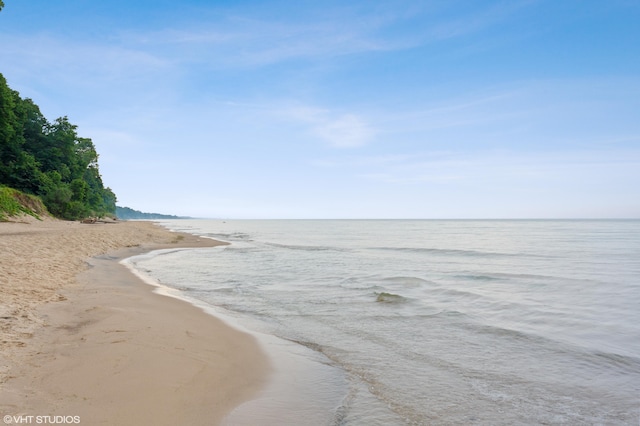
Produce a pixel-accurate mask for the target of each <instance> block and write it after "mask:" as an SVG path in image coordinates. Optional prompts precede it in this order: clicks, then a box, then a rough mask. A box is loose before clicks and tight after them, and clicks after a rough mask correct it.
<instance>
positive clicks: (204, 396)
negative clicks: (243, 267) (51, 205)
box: [0, 220, 269, 425]
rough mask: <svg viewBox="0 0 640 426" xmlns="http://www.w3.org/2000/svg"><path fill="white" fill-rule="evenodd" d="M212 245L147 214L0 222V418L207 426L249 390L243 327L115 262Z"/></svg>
mask: <svg viewBox="0 0 640 426" xmlns="http://www.w3.org/2000/svg"><path fill="white" fill-rule="evenodd" d="M215 244H219V243H218V242H216V241H213V240H208V239H203V238H198V237H196V236H192V235H188V234H176V233H171V232H169V231H167V230H166V229H164V228H161V227H159V226H157V225H154V224H152V223H148V222H120V223H110V224H100V223H99V224H80V223H76V222H62V221H54V220H45V221H43V222H37V221H34V220H25V223H0V327H1V329H0V415H2V416H6V415H11V416H20V415H22V416H34V418H33V419H32V422H35V416H54V415H58V416H77V417H74V418H67V420H75V419H79V420H80V424H91V425H93V424H104V425H143V424H144V425H146V424H154V425H163V424H167V425H168V424H189V425H199V424H202V425H211V424H218V423H219V422H220V421H221V419H222V418H223V417H224V416H225V415H226V414H228V413H229V412H230V411H231V410H232V409H233V408H234V407H235V406H237V405H238V404H240V403H242V402H244V401H246V400H248V399H250V398H251V397H252V396H254V395H255V394H256V393H257V392H258V391H259V389H260V388H261V387H262V386H263V385H264V383H265V381H266V379H267V374H268V371H269V366H268V362H267V359H266V357H265V355H264V354H263V353H262V352H261V350H260V348H259V346H258V343H257V342H256V341H255V339H254V338H253V337H252V336H249V335H247V334H245V333H242V332H239V331H237V330H235V329H232V328H230V327H229V326H227V325H226V324H224V323H223V322H221V321H220V320H218V319H217V318H214V317H212V316H210V315H207V314H205V313H204V312H202V311H201V310H199V309H198V308H195V307H193V306H192V305H190V304H188V303H186V302H183V301H180V300H177V299H173V298H170V297H165V296H160V295H157V294H154V293H152V290H153V288H152V287H151V286H149V285H147V284H144V283H143V282H142V281H140V280H139V279H138V278H136V277H135V276H134V275H133V274H132V273H131V272H130V271H129V270H128V269H127V268H126V267H124V266H123V265H121V264H119V263H118V260H120V259H122V258H125V257H129V256H132V255H135V254H139V253H143V252H146V251H149V250H152V249H158V248H168V247H203V246H211V245H215ZM105 253H109V255H105ZM100 255H102V256H100ZM95 256H98V257H95ZM58 419H60V418H58Z"/></svg>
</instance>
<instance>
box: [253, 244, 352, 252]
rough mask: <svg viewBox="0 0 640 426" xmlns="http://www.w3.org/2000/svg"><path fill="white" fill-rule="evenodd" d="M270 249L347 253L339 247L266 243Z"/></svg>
mask: <svg viewBox="0 0 640 426" xmlns="http://www.w3.org/2000/svg"><path fill="white" fill-rule="evenodd" d="M264 244H265V245H267V246H270V247H277V248H283V249H287V250H302V251H345V250H344V249H341V248H338V247H330V246H302V245H294V244H277V243H264Z"/></svg>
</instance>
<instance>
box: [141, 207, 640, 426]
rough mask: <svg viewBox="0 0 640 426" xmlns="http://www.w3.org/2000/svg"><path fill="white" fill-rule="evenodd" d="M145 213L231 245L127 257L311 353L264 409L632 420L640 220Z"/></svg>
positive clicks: (411, 419)
mask: <svg viewBox="0 0 640 426" xmlns="http://www.w3.org/2000/svg"><path fill="white" fill-rule="evenodd" d="M160 223H161V224H162V225H164V226H166V227H168V228H170V229H172V230H176V231H184V232H189V233H194V234H198V235H202V236H208V237H213V238H216V239H220V240H223V241H227V242H230V243H231V244H230V245H228V246H224V247H219V248H208V249H195V250H193V249H192V250H177V251H175V250H174V251H163V252H156V253H152V254H150V255H145V256H140V257H137V258H133V259H131V260H130V262H131V263H132V264H133V265H134V266H135V267H136V268H137V269H138V270H140V271H142V272H143V273H144V274H146V275H148V276H150V277H151V278H153V279H154V280H156V281H158V282H159V283H161V284H162V285H165V286H168V287H171V288H174V289H176V290H177V291H178V292H179V293H180V295H182V296H184V297H185V298H187V299H189V300H192V301H197V303H198V304H201V305H203V306H208V307H211V309H212V310H213V311H214V312H219V313H223V314H224V315H226V316H227V317H232V318H233V321H234V322H237V323H238V324H241V325H242V326H243V327H245V328H247V329H250V330H255V331H257V332H259V333H260V334H262V335H266V336H277V338H272V339H273V340H272V341H271V346H272V348H274V349H275V350H280V351H284V352H288V353H289V354H293V355H292V356H293V357H297V358H298V359H299V358H304V359H307V360H308V361H309V362H310V363H311V364H313V365H315V366H316V367H317V368H313V369H310V370H309V372H308V374H307V376H305V375H304V374H305V371H306V369H305V368H304V363H303V364H295V365H294V363H291V364H289V366H287V365H286V364H287V363H286V362H285V363H284V364H285V365H281V366H280V367H279V371H280V374H281V375H282V374H283V373H284V374H285V375H286V374H287V371H289V372H290V374H291V377H293V379H291V381H292V383H293V384H292V385H291V384H290V385H291V386H293V387H294V388H296V387H297V389H298V390H296V391H295V392H293V394H291V395H289V396H290V397H291V400H289V399H288V398H289V396H287V397H286V398H285V400H280V401H277V400H276V399H274V398H268V397H263V398H262V400H261V402H260V404H258V405H260V406H259V407H257V409H258V410H259V409H262V410H263V411H265V412H269V404H273V405H277V407H276V408H274V409H273V410H272V411H273V414H271V415H272V416H273V417H272V418H269V417H268V415H267V417H262V418H263V419H266V420H264V422H265V424H327V425H332V424H334V425H406V424H410V425H411V424H415V425H423V424H425V425H426V424H479V425H480V424H482V425H514V424H568V425H575V424H606V425H615V424H621V425H622V424H632V425H637V424H639V422H640V221H636V220H629V221H624V220H616V221H605V220H602V221H579V220H576V221H571V220H566V221H548V220H542V221H519V220H513V221H498V220H496V221H488V220H487V221H463V220H452V221H436V220H379V221H378V220H362V221H358V220H344V221H341V220H309V221H305V220H281V221H279V220H270V221H249V220H243V221H240V220H238V221H231V220H227V221H221V220H175V221H161V222H160ZM274 342H275V343H274ZM277 342H281V343H282V344H281V345H280V344H279V343H277ZM285 358H286V357H285ZM311 370H313V372H311ZM298 374H302V376H300V375H298ZM291 386H289V387H288V388H289V389H291ZM306 388H310V389H311V390H310V391H309V392H311V393H305V392H307V389H306ZM314 392H316V393H315V394H314ZM274 394H275V392H273V393H272V395H274ZM280 394H282V392H281V391H280ZM296 395H297V398H298V399H296ZM302 399H304V401H301V400H302ZM287 404H289V406H288V405H287ZM296 407H297V408H296ZM246 408H247V410H245V411H249V412H250V411H251V407H250V404H249V406H247V407H246ZM254 408H255V407H254ZM314 410H315V411H314ZM283 412H287V413H290V415H287V416H284V417H282V418H278V416H282V413H283ZM277 413H280V414H277ZM235 414H236V415H237V416H238V417H236V420H235V423H236V424H241V423H242V418H243V417H242V414H241V413H235ZM232 417H233V416H232ZM231 423H234V421H231Z"/></svg>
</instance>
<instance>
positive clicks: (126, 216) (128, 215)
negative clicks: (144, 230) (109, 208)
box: [116, 206, 187, 220]
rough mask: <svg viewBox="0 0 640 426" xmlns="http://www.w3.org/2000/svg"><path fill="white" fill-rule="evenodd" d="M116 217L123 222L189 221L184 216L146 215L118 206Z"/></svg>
mask: <svg viewBox="0 0 640 426" xmlns="http://www.w3.org/2000/svg"><path fill="white" fill-rule="evenodd" d="M116 217H117V218H118V219H121V220H135V219H143V220H154V219H187V218H186V217H183V216H174V215H170V214H161V213H144V212H141V211H139V210H134V209H132V208H129V207H120V206H116Z"/></svg>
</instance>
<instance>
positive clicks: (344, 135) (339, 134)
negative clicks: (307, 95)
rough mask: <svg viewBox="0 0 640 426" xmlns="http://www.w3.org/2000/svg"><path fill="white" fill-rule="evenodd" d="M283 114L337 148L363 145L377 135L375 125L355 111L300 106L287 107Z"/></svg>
mask: <svg viewBox="0 0 640 426" xmlns="http://www.w3.org/2000/svg"><path fill="white" fill-rule="evenodd" d="M281 114H282V115H283V116H285V117H290V118H291V119H294V120H297V121H299V122H302V123H304V124H306V125H307V126H308V132H309V133H310V134H311V135H313V136H315V137H316V138H319V139H321V140H323V141H325V142H326V143H328V144H329V145H331V146H333V147H335V148H356V147H361V146H364V145H366V144H368V143H369V142H371V141H372V140H373V139H374V137H375V135H376V130H375V129H374V127H373V126H372V125H371V124H369V123H368V122H367V120H366V119H365V118H363V117H362V116H360V115H358V114H354V113H345V112H337V113H336V112H333V111H330V110H327V109H320V108H313V107H301V106H298V107H294V108H288V109H285V110H283V111H282V112H281Z"/></svg>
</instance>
